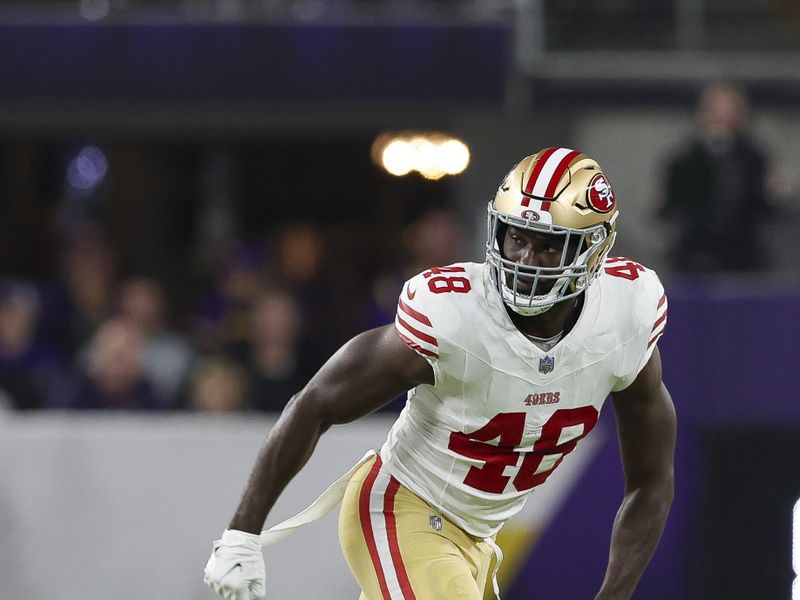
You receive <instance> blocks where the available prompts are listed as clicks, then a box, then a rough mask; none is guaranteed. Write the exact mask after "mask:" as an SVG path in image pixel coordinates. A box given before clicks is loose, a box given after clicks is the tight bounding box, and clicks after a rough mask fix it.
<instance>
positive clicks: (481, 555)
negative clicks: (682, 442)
mask: <svg viewBox="0 0 800 600" xmlns="http://www.w3.org/2000/svg"><path fill="white" fill-rule="evenodd" d="M617 215H618V208H617V201H616V198H615V196H614V192H613V189H612V187H611V185H610V184H609V182H608V179H607V178H606V175H605V174H604V173H603V171H602V170H601V168H600V166H599V165H598V163H597V162H596V161H594V160H593V159H591V158H590V157H588V156H587V155H585V154H583V153H581V152H577V151H574V150H570V149H567V148H547V149H545V150H542V151H540V152H538V153H536V154H534V155H532V156H528V157H526V158H524V159H523V160H522V161H521V162H520V163H519V164H517V165H516V166H515V167H514V168H513V169H512V170H511V172H510V173H509V174H508V175H507V176H506V178H505V179H504V180H503V182H502V183H501V185H500V187H499V189H498V191H497V193H496V195H495V197H494V199H493V200H492V201H491V202H490V203H489V206H488V238H487V244H486V261H485V262H483V263H481V264H476V263H458V264H453V265H450V266H446V267H436V268H431V269H429V270H426V271H424V272H422V273H420V274H418V275H416V276H415V277H413V278H411V279H410V280H409V281H408V282H406V284H405V285H404V288H403V291H402V293H401V295H400V299H399V302H398V310H397V316H396V320H395V323H394V324H393V325H389V326H386V327H381V328H378V329H373V330H371V331H367V332H365V333H362V334H360V335H358V336H356V337H355V338H353V339H352V340H351V341H349V342H348V343H347V344H345V345H344V346H343V347H342V348H341V349H340V350H339V351H338V352H337V353H336V354H335V355H334V356H333V357H332V358H331V359H330V360H329V361H328V363H327V364H326V365H325V366H324V367H323V368H322V369H321V370H320V371H319V373H317V375H315V376H314V377H313V378H312V379H311V381H310V382H309V383H308V385H307V386H306V387H305V388H304V389H303V390H302V391H301V392H299V393H298V394H297V395H296V396H294V397H293V398H292V400H291V402H290V403H289V405H288V406H287V407H286V409H285V410H284V412H283V414H282V415H281V417H280V419H279V420H278V422H277V423H276V424H275V426H274V428H273V429H272V430H271V431H270V432H269V435H268V436H267V439H266V441H265V443H264V445H263V447H262V449H261V451H260V452H259V455H258V458H257V460H256V463H255V467H254V468H253V471H252V474H251V476H250V480H249V483H248V484H247V488H246V490H245V492H244V495H243V497H242V500H241V502H240V504H239V507H238V509H237V511H236V513H235V515H234V516H233V519H232V521H231V522H230V525H229V527H228V529H227V530H225V532H224V533H223V535H222V538H221V539H220V540H217V541H216V542H215V544H214V550H213V552H212V555H211V558H210V559H209V562H208V564H207V566H206V570H205V579H206V582H207V583H208V584H209V585H210V586H211V587H212V589H214V590H215V591H216V592H218V593H219V594H220V595H222V596H223V597H225V598H241V599H250V598H261V597H263V594H264V564H263V557H262V554H261V542H262V538H261V537H260V536H259V532H260V531H261V528H262V525H263V523H264V520H265V518H266V516H267V513H268V511H269V510H270V508H271V507H272V505H273V504H274V502H275V500H276V499H277V497H278V495H279V494H280V493H281V491H282V490H283V489H284V487H285V486H286V485H287V484H288V482H289V480H290V479H291V478H292V477H293V476H294V475H295V474H296V473H297V472H298V471H299V470H300V469H301V468H302V467H303V465H304V464H305V462H306V461H307V460H308V458H309V456H310V455H311V453H312V451H313V450H314V447H315V445H316V443H317V440H318V439H319V436H320V435H321V434H322V433H324V432H325V430H327V429H328V428H329V427H330V426H331V425H334V424H337V423H346V422H349V421H352V420H354V419H357V418H359V417H362V416H364V415H366V414H369V413H371V412H372V411H374V410H375V409H377V408H379V407H380V406H382V405H383V404H385V403H387V402H389V401H390V400H391V399H392V398H394V397H395V396H397V395H398V394H399V393H402V392H404V391H407V390H408V400H407V402H406V405H405V408H404V409H403V411H402V413H401V414H400V416H399V418H398V419H397V421H396V423H395V424H394V426H393V427H392V429H391V431H390V433H389V436H388V438H387V440H386V442H385V444H384V445H383V447H382V448H381V449H380V452H379V453H378V454H377V455H375V454H373V455H372V456H369V457H368V458H367V459H366V460H364V461H363V462H362V463H361V464H360V465H357V468H355V470H354V472H353V473H352V477H351V478H350V480H349V483H348V484H347V487H346V492H345V493H344V498H343V500H342V507H341V512H340V519H339V537H340V542H341V546H342V549H343V552H344V555H345V558H346V559H347V562H348V564H349V565H350V568H351V570H352V572H353V575H354V577H355V578H356V580H357V581H358V584H359V586H360V587H361V590H362V593H361V600H399V599H411V598H415V599H417V600H448V599H455V598H458V599H466V600H481V599H482V598H483V595H484V588H486V586H489V585H492V582H493V580H494V584H495V592H497V589H496V579H495V578H493V573H494V570H496V569H492V568H491V565H492V564H493V559H495V557H497V558H496V559H495V560H494V564H496V563H497V562H498V561H499V559H500V555H501V553H500V551H499V549H498V548H497V546H496V544H495V543H494V538H495V536H496V534H497V532H498V531H499V530H500V528H501V527H502V526H503V523H504V522H505V521H506V520H507V519H508V518H509V517H511V516H512V515H514V514H515V513H517V512H518V511H519V510H521V509H522V506H523V504H524V502H525V499H526V497H527V496H528V494H529V493H530V492H531V490H533V489H535V488H536V486H539V485H542V484H544V483H545V482H546V480H547V478H548V477H549V476H550V474H551V473H552V472H553V471H554V470H555V469H556V468H557V467H558V465H559V464H560V463H561V461H562V460H563V459H564V458H565V456H566V455H567V454H569V453H570V452H571V451H572V450H573V449H574V448H575V446H576V444H577V443H578V442H579V441H580V440H581V439H582V438H584V437H585V436H586V435H587V434H589V432H590V431H591V430H592V428H593V427H594V426H595V424H596V423H597V419H598V415H599V411H600V408H601V406H602V405H603V403H604V401H605V399H606V397H607V396H608V395H609V394H611V396H612V398H613V406H614V410H615V412H616V418H617V425H618V435H619V442H620V448H621V454H622V463H623V470H624V474H625V480H626V487H625V493H624V497H623V499H622V504H621V506H620V509H619V512H618V514H617V518H616V520H615V522H614V526H613V531H612V535H611V550H610V554H609V560H608V567H607V570H606V575H605V579H604V581H603V582H602V584H601V586H600V588H599V591H598V593H597V596H596V598H597V599H598V600H612V599H613V600H617V599H623V598H630V596H631V594H632V593H633V591H634V589H635V587H636V584H637V582H638V580H639V578H640V576H641V574H642V572H643V571H644V569H645V567H646V565H647V563H648V562H649V560H650V557H651V555H652V553H653V551H654V549H655V547H656V545H657V544H658V541H659V539H660V537H661V533H662V530H663V528H664V524H665V522H666V519H667V513H668V511H669V507H670V504H671V501H672V494H673V452H674V445H675V411H674V408H673V405H672V401H671V399H670V396H669V394H668V392H667V390H666V388H665V387H664V384H663V383H662V380H661V359H660V356H659V352H658V348H657V345H656V342H657V341H658V339H659V337H660V336H661V334H662V333H663V332H664V327H665V324H666V316H667V300H666V296H665V294H664V289H663V288H662V286H661V284H660V282H659V280H658V277H657V276H656V274H655V273H654V272H653V271H651V270H649V269H647V268H645V267H643V266H642V265H640V264H639V263H636V262H634V261H631V260H628V259H626V258H619V257H610V256H609V250H610V249H611V246H612V244H613V243H614V237H615V235H616V219H617Z"/></svg>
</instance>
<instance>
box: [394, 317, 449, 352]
mask: <svg viewBox="0 0 800 600" xmlns="http://www.w3.org/2000/svg"><path fill="white" fill-rule="evenodd" d="M397 321H398V323H400V325H402V326H403V329H405V330H406V331H408V332H409V333H411V334H413V335H414V337H417V338H419V339H420V340H421V341H423V342H428V343H429V344H430V345H431V346H438V345H439V342H438V341H437V340H436V338H435V337H433V336H432V335H428V334H427V333H425V332H422V331H420V330H419V329H414V328H413V327H412V326H411V325H409V324H408V323H407V322H406V321H404V320H403V317H401V316H400V313H397Z"/></svg>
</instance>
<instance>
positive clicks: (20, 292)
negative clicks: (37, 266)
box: [0, 282, 61, 409]
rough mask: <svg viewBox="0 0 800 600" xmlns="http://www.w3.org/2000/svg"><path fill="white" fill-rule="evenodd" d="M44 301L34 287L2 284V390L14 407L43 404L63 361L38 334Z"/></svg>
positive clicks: (0, 332)
mask: <svg viewBox="0 0 800 600" xmlns="http://www.w3.org/2000/svg"><path fill="white" fill-rule="evenodd" d="M40 308H41V303H40V299H39V295H38V293H37V292H36V290H35V288H34V287H33V286H32V285H30V284H26V283H20V282H13V283H6V284H3V285H2V286H0V390H3V391H4V392H5V394H6V396H7V398H9V399H10V403H11V406H12V407H14V408H21V409H30V408H40V407H42V406H43V405H44V402H45V399H46V398H47V395H48V393H49V390H50V387H51V386H52V385H54V384H55V382H56V380H57V377H58V374H59V370H60V366H61V361H60V359H59V356H58V354H57V353H56V352H55V351H54V350H53V349H52V348H50V347H48V346H47V345H46V344H44V343H43V342H41V341H40V340H38V339H37V337H36V330H37V325H38V321H39V314H40Z"/></svg>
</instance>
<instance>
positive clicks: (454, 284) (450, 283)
mask: <svg viewBox="0 0 800 600" xmlns="http://www.w3.org/2000/svg"><path fill="white" fill-rule="evenodd" d="M464 272H466V269H465V268H464V267H434V268H433V269H430V270H428V271H425V272H424V273H423V274H422V276H423V277H424V278H425V279H427V280H428V289H429V290H430V291H431V292H433V293H434V294H445V293H447V292H456V293H458V294H466V293H467V292H468V291H470V290H471V289H472V285H471V284H470V282H469V279H467V278H466V277H461V276H459V275H449V273H464Z"/></svg>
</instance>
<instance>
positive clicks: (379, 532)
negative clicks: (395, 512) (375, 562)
mask: <svg viewBox="0 0 800 600" xmlns="http://www.w3.org/2000/svg"><path fill="white" fill-rule="evenodd" d="M390 480H391V477H390V475H389V474H388V473H387V472H386V470H385V469H383V468H381V470H380V472H379V473H378V476H377V477H376V478H375V483H374V484H373V486H372V491H371V492H370V495H369V519H370V523H372V532H373V535H374V536H375V546H376V547H377V549H378V557H379V559H380V562H381V568H382V569H383V574H384V576H385V577H386V587H387V588H388V589H389V597H390V598H391V600H403V591H402V590H401V589H400V581H399V580H398V579H397V571H396V570H395V568H394V563H393V562H392V554H391V551H390V550H389V535H388V531H387V530H386V518H385V517H384V515H383V500H384V496H385V495H386V489H387V488H388V487H389V481H390Z"/></svg>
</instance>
